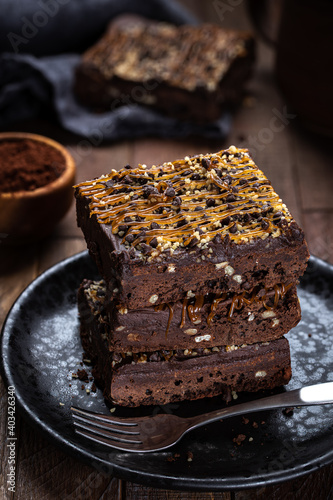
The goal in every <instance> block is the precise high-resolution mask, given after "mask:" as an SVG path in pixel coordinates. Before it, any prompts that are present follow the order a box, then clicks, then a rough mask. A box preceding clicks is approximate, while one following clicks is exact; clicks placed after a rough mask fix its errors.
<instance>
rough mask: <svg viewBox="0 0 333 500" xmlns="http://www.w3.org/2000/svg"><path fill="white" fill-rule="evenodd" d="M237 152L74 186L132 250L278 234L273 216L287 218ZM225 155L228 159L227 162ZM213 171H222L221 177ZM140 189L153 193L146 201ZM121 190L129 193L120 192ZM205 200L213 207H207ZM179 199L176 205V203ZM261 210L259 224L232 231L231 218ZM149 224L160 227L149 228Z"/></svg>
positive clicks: (112, 175)
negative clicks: (218, 237)
mask: <svg viewBox="0 0 333 500" xmlns="http://www.w3.org/2000/svg"><path fill="white" fill-rule="evenodd" d="M236 151H237V153H236V154H238V157H235V156H234V155H231V153H230V151H228V150H227V151H220V152H219V153H216V154H214V155H206V156H200V157H194V158H191V159H189V158H187V159H184V160H177V161H175V162H173V163H166V164H164V165H163V168H162V167H158V166H153V167H152V168H150V169H149V170H146V169H145V168H143V167H142V165H139V167H138V168H135V169H131V170H128V169H122V170H120V171H119V172H117V171H112V172H111V173H110V174H109V175H107V176H104V177H101V178H99V179H97V180H94V181H86V182H83V183H81V184H79V185H77V186H76V188H77V189H78V192H79V195H80V196H86V197H88V198H90V205H89V206H90V211H91V215H93V214H95V215H96V217H97V220H98V222H99V223H101V224H109V225H111V229H112V233H113V234H117V233H119V232H121V231H120V229H119V227H121V226H122V225H124V226H126V230H125V232H126V235H122V234H121V235H120V237H121V238H122V242H123V243H124V244H126V245H131V246H133V247H137V246H138V245H140V243H143V242H145V243H147V244H148V245H149V244H150V243H151V242H152V240H153V239H154V238H156V239H158V240H157V242H158V244H157V245H155V247H157V248H156V250H157V253H160V252H161V251H163V250H165V249H166V248H168V247H170V246H173V248H177V246H185V247H187V246H188V245H190V243H191V242H194V243H195V244H196V243H197V242H198V241H200V240H202V239H205V241H206V242H207V240H208V241H209V240H211V239H213V238H214V236H215V235H217V234H220V235H221V237H222V238H224V237H225V236H226V235H229V238H230V239H231V240H233V241H235V242H236V243H238V242H240V241H241V240H244V238H250V239H251V238H263V237H265V235H266V236H267V234H270V233H272V232H273V231H274V230H279V229H278V226H277V225H276V223H275V213H276V212H280V216H281V214H282V216H283V217H285V219H286V220H287V221H288V222H289V221H290V220H291V216H290V214H289V212H288V210H287V209H286V207H285V206H284V205H282V202H281V199H280V198H279V197H278V195H277V194H276V193H275V192H274V190H273V188H272V187H271V185H270V183H269V181H268V180H267V178H266V177H265V176H264V174H263V173H262V172H261V171H260V170H259V169H258V168H257V167H256V165H255V164H254V162H253V161H252V160H251V158H250V157H249V155H248V154H247V150H244V149H237V150H236ZM229 155H231V156H233V157H232V161H231V162H230V161H229ZM203 159H204V160H205V163H203ZM207 162H208V163H207ZM203 165H205V166H203ZM205 167H207V168H205ZM216 169H217V170H216ZM218 172H220V173H221V172H222V173H221V174H220V175H223V176H222V178H221V177H219V175H218ZM193 174H199V177H200V178H198V179H197V178H195V179H193V178H192V176H193ZM240 181H242V183H243V184H242V183H240ZM108 182H109V184H110V183H111V184H112V185H108ZM245 182H246V183H245ZM140 183H147V184H145V185H141V184H140ZM145 186H150V187H154V188H155V190H156V192H154V193H151V194H149V195H148V196H146V197H145V196H144V195H145V191H144V189H145ZM168 187H172V188H173V189H174V191H175V195H174V196H173V195H172V196H167V192H168V191H167V189H168ZM124 189H125V190H128V189H129V190H130V191H129V192H124ZM228 195H233V197H231V201H230V196H229V201H227V200H228ZM133 197H134V199H133ZM176 197H177V198H178V200H175V198H176ZM207 199H211V200H212V203H215V206H211V207H207V206H206V202H207ZM179 200H181V203H180V204H179V203H178V204H177V201H178V202H179ZM175 201H176V203H175ZM199 209H202V210H200V211H198V210H199ZM267 210H269V211H267ZM262 212H265V215H264V218H262V217H261V219H262V220H260V221H257V220H256V218H253V217H248V219H249V220H248V221H247V222H246V221H242V222H241V223H240V222H239V221H236V222H237V231H234V230H231V229H232V227H233V226H234V224H235V221H234V220H232V217H233V216H235V215H242V216H244V215H246V214H247V215H249V216H251V214H259V216H260V215H262ZM229 218H230V219H229ZM257 218H258V217H257ZM223 221H226V223H225V225H224V224H223V225H222V223H223ZM263 221H264V222H265V225H264V227H263ZM151 223H156V224H158V225H159V226H160V227H157V228H154V229H152V228H151V227H150V225H151ZM179 226H180V227H179ZM142 228H145V233H144V235H141V234H140V233H141V232H142ZM230 230H231V231H230ZM129 234H131V235H132V236H133V238H132V239H133V241H131V242H130V243H128V242H127V240H126V237H128V235H129ZM166 244H167V245H166ZM174 245H176V246H175V247H174ZM138 248H139V249H140V247H138Z"/></svg>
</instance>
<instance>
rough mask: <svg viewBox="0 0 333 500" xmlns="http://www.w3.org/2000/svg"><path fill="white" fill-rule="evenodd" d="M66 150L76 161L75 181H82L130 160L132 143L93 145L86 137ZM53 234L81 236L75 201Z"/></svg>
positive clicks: (117, 167) (70, 144)
mask: <svg viewBox="0 0 333 500" xmlns="http://www.w3.org/2000/svg"><path fill="white" fill-rule="evenodd" d="M67 149H68V151H69V152H70V153H71V154H72V156H73V158H74V159H75V162H76V170H77V175H76V182H82V181H86V180H90V179H93V178H94V177H99V176H100V175H102V174H106V173H108V172H110V171H111V170H112V169H113V168H114V169H116V170H119V168H121V167H123V166H124V165H126V164H127V163H129V162H130V161H131V160H132V144H131V143H130V142H129V141H123V142H120V143H117V144H112V145H111V146H110V145H108V144H103V145H100V146H99V147H97V146H95V145H94V144H93V143H91V141H89V140H87V139H80V140H79V141H78V142H70V143H68V144H67ZM54 234H56V235H57V236H64V237H82V232H81V230H80V229H79V228H78V227H77V224H76V212H75V202H74V195H73V204H72V206H71V208H70V210H69V211H68V213H67V215H66V216H65V217H64V219H63V220H62V221H60V223H59V224H58V225H57V227H56V228H55V231H54Z"/></svg>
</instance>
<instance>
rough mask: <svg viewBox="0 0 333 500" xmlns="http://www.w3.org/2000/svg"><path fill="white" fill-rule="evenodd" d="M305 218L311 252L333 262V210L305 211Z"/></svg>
mask: <svg viewBox="0 0 333 500" xmlns="http://www.w3.org/2000/svg"><path fill="white" fill-rule="evenodd" d="M303 218H304V226H303V228H304V232H305V237H306V240H307V242H308V245H309V250H310V253H311V254H312V255H315V256H316V257H320V258H321V259H323V260H325V261H327V262H330V263H331V264H333V211H332V212H331V213H327V212H326V211H325V212H319V211H314V212H305V213H304V214H303Z"/></svg>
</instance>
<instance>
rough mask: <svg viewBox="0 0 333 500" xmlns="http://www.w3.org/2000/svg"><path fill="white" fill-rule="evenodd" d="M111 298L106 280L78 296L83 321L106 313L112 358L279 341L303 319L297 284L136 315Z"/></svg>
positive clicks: (196, 299) (192, 300) (193, 299)
mask: <svg viewBox="0 0 333 500" xmlns="http://www.w3.org/2000/svg"><path fill="white" fill-rule="evenodd" d="M108 293H109V291H108V288H107V287H106V284H105V282H104V281H103V280H101V281H98V282H96V281H91V280H84V281H83V283H82V284H81V287H80V290H79V304H80V316H81V318H84V320H85V322H86V323H89V319H90V320H91V321H92V320H93V318H94V315H96V314H97V312H98V313H100V312H101V310H102V311H103V317H104V321H105V322H107V323H108V331H109V349H110V351H114V352H126V351H131V352H140V351H142V350H148V351H154V350H156V349H189V348H190V349H194V350H195V349H198V348H211V347H214V346H217V345H226V346H230V349H232V346H235V345H236V346H238V345H242V344H254V343H257V342H268V341H271V340H274V339H278V338H280V337H282V336H283V335H284V334H286V333H287V332H289V330H291V328H293V327H294V326H296V325H297V323H298V322H299V320H300V318H301V311H300V306H299V301H298V297H297V291H296V286H295V285H294V284H289V285H284V284H280V285H275V287H274V288H271V289H265V288H262V287H260V286H258V287H255V288H254V289H253V290H251V291H248V292H243V293H241V294H235V293H230V294H226V293H225V294H221V295H216V294H209V295H206V296H203V295H198V296H193V294H189V296H188V297H187V298H186V299H184V300H182V301H179V302H175V303H168V304H160V305H158V306H155V307H154V306H152V307H146V308H142V309H135V310H133V309H132V310H128V309H127V308H126V307H125V306H122V305H119V304H118V303H117V302H116V301H115V300H113V299H110V297H108ZM89 317H90V318H89Z"/></svg>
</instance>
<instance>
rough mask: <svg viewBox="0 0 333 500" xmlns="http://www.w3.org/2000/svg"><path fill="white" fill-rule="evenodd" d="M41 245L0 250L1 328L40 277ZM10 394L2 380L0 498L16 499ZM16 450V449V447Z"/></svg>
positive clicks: (0, 403) (16, 426)
mask: <svg viewBox="0 0 333 500" xmlns="http://www.w3.org/2000/svg"><path fill="white" fill-rule="evenodd" d="M37 249H38V245H31V246H28V247H25V248H24V251H23V249H22V247H5V246H4V245H2V246H0V276H1V279H0V325H2V323H3V321H4V320H5V317H6V315H7V313H8V311H9V309H10V307H11V306H12V304H13V302H14V301H15V299H16V298H17V297H18V295H19V294H20V293H21V292H22V291H23V290H24V288H25V287H26V286H27V285H28V284H29V283H30V281H31V280H32V279H33V278H34V277H35V276H36V273H37V259H36V251H37ZM7 398H8V394H7V389H6V388H5V385H4V383H3V381H2V380H1V379H0V440H1V443H2V446H1V447H0V464H1V465H0V492H1V495H3V496H1V498H4V499H6V500H7V499H9V498H10V499H11V498H14V496H13V494H12V493H11V492H10V491H9V490H8V485H7V474H8V473H9V472H10V465H13V466H17V459H15V464H10V463H9V460H10V459H12V457H11V456H10V448H9V447H8V446H7V445H8V444H11V443H12V441H11V440H9V439H8V437H9V434H8V432H7V420H8V410H7V409H8V405H7V401H8V399H7ZM15 416H16V419H15V436H14V437H15V438H17V440H16V441H15V451H16V453H17V451H18V448H19V444H20V426H19V418H18V416H17V412H15ZM13 449H14V447H13Z"/></svg>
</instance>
